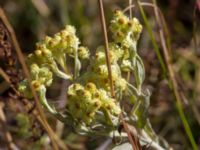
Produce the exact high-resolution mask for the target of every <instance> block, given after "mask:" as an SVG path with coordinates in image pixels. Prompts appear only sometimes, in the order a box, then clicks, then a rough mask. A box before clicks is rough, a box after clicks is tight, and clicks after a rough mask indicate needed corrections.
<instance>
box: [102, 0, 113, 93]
mask: <svg viewBox="0 0 200 150" xmlns="http://www.w3.org/2000/svg"><path fill="white" fill-rule="evenodd" d="M98 1H99V9H100V17H101V25H102V29H103V35H104V46H105V54H106V64H107V67H108V78H109V80H110V88H111V90H110V92H111V96H112V97H115V92H114V86H113V80H112V70H111V63H110V53H109V46H108V35H107V29H106V21H105V16H104V8H103V3H102V0H98Z"/></svg>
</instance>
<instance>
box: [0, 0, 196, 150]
mask: <svg viewBox="0 0 200 150" xmlns="http://www.w3.org/2000/svg"><path fill="white" fill-rule="evenodd" d="M146 2H151V1H146ZM133 3H135V1H134V0H133ZM157 3H158V6H159V8H160V9H161V11H162V13H163V15H164V18H165V19H166V23H167V27H168V37H167V38H168V39H170V43H171V49H170V54H171V57H172V58H173V67H174V70H175V72H176V80H177V81H178V89H179V92H180V93H181V95H182V99H183V100H184V101H183V107H184V108H183V109H184V112H185V114H186V117H187V119H188V122H189V125H190V127H191V129H192V132H193V135H194V137H195V140H196V143H199V144H200V34H199V33H200V26H199V25H200V1H199V0H197V1H195V0H165V1H163V0H158V1H157ZM128 5H129V1H128V0H126V1H124V0H115V1H112V0H104V7H105V8H104V9H105V16H106V20H107V25H108V24H109V20H110V19H111V17H112V13H113V11H114V10H116V9H122V10H123V9H125V8H126V7H127V6H128ZM0 6H1V7H2V8H3V10H4V11H5V13H6V15H7V17H8V18H9V21H10V23H11V24H12V26H13V28H14V30H15V32H16V35H17V38H18V41H19V44H20V46H21V48H22V50H23V53H24V56H26V55H27V54H28V53H30V52H32V51H33V50H34V49H35V43H36V42H37V41H39V40H41V39H43V38H44V37H45V35H53V34H54V33H56V32H58V31H59V30H61V29H62V28H64V26H65V25H66V24H71V25H74V26H75V27H76V29H77V35H78V37H80V39H81V42H82V43H83V45H86V46H88V47H89V48H90V50H91V51H92V52H94V51H95V48H96V47H97V46H98V45H100V44H103V35H102V29H101V23H100V15H99V9H98V5H97V1H95V0H73V1H72V0H57V1H55V0H18V1H16V0H0ZM145 12H146V14H147V16H148V22H149V23H150V25H151V26H152V28H153V32H154V36H155V38H156V41H157V43H158V46H159V47H160V48H161V46H160V39H159V36H158V25H157V22H156V21H155V19H154V12H153V9H152V8H148V7H145ZM127 15H128V13H127ZM133 15H134V16H135V17H138V18H139V20H140V21H141V22H142V24H143V25H144V22H143V19H142V17H141V14H140V12H139V9H138V8H137V7H136V8H134V10H133ZM109 39H111V37H109ZM138 47H139V48H138V49H139V53H140V55H141V57H142V58H143V61H144V64H145V69H146V79H145V86H146V87H147V88H149V89H150V91H151V93H152V96H151V106H150V109H149V115H150V120H151V122H152V126H153V128H154V130H155V131H156V133H157V134H158V135H160V136H161V137H163V138H165V139H166V140H167V141H168V142H169V144H170V145H171V146H172V147H173V148H174V149H177V150H183V149H187V150H189V149H191V146H190V143H189V140H188V138H187V136H186V133H185V131H184V128H183V124H182V122H181V120H180V116H179V114H178V112H177V109H176V106H175V98H174V96H173V92H172V91H171V90H170V89H169V85H168V84H169V83H168V82H167V80H166V79H165V78H164V77H163V73H162V70H161V66H160V63H159V61H158V59H157V56H156V54H155V52H154V50H153V46H152V43H151V39H150V36H149V34H148V32H147V30H146V28H145V26H144V30H143V33H142V35H141V38H140V41H139V45H138ZM0 49H1V47H0ZM12 50H13V49H12ZM0 52H1V51H0ZM12 53H13V55H14V56H15V57H16V55H15V54H14V50H13V51H12ZM161 53H162V51H161ZM3 63H4V62H3V61H2V60H1V64H0V65H1V67H2V68H3V67H5V66H4V64H3ZM16 67H17V68H19V66H18V65H17V66H16ZM19 73H20V70H19ZM20 78H22V77H19V80H20ZM56 81H57V82H56V83H55V84H54V85H53V86H52V87H51V88H50V89H49V94H48V97H49V100H50V101H51V103H52V104H54V105H55V106H56V107H57V108H58V109H64V105H65V103H66V102H65V91H63V89H64V88H65V87H67V83H65V82H62V80H58V79H57V80H56ZM16 82H17V81H16ZM5 85H6V84H5V83H4V81H3V79H1V84H0V93H1V96H0V103H1V105H2V106H3V105H4V107H3V110H4V113H5V114H6V118H7V124H6V129H8V130H9V131H10V133H11V135H12V137H13V141H14V143H15V144H16V145H17V146H18V147H19V148H20V149H51V148H50V147H49V145H48V143H49V141H48V138H47V135H46V133H45V131H44V129H43V128H42V127H41V125H40V124H39V123H38V122H37V121H36V119H35V118H34V117H33V116H31V115H29V113H28V112H27V111H25V108H24V105H22V102H20V100H19V98H17V97H16V96H15V95H14V94H13V91H12V90H11V89H9V87H8V86H5ZM46 115H47V116H48V114H46ZM48 118H49V120H50V124H51V126H52V128H53V129H54V130H55V132H56V133H57V134H58V135H59V136H60V137H61V138H62V140H63V142H64V143H66V145H67V146H68V147H69V148H70V149H80V150H82V149H83V150H84V149H89V150H90V149H91V150H92V149H96V148H99V149H106V148H104V147H103V146H106V147H108V145H110V143H111V142H112V141H111V139H105V138H98V140H97V139H95V138H93V137H90V138H88V137H84V136H78V135H76V134H74V133H73V132H71V130H70V129H69V128H68V127H65V126H64V125H63V124H62V123H60V122H58V121H55V119H54V118H52V117H51V116H48ZM4 128H5V126H3V125H1V124H0V149H6V146H7V145H6V142H5V138H4V134H3V131H4Z"/></svg>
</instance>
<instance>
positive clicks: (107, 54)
mask: <svg viewBox="0 0 200 150" xmlns="http://www.w3.org/2000/svg"><path fill="white" fill-rule="evenodd" d="M98 1H99V9H100V17H101V24H102V29H103V34H104V46H105V54H106V64H107V68H108V78H109V80H110V93H111V96H112V97H113V98H114V97H115V92H114V86H113V80H112V70H111V63H110V57H109V45H108V35H107V29H106V22H105V16H104V8H103V2H102V0H98ZM120 119H121V121H122V124H123V127H124V130H125V131H126V133H127V135H128V139H129V141H130V143H131V145H132V147H133V149H134V150H137V149H136V144H135V142H134V141H133V138H132V136H131V133H130V131H129V128H128V126H127V124H126V122H125V121H124V119H123V116H122V114H121V115H120Z"/></svg>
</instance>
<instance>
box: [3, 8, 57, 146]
mask: <svg viewBox="0 0 200 150" xmlns="http://www.w3.org/2000/svg"><path fill="white" fill-rule="evenodd" d="M0 17H1V19H2V21H3V23H4V24H5V26H6V28H7V29H8V31H9V33H10V36H11V39H12V42H13V45H14V47H15V50H16V53H17V55H18V58H19V61H20V63H21V65H22V69H23V71H24V74H25V76H26V78H27V79H28V82H29V86H30V88H31V91H32V94H33V97H34V100H35V102H36V107H37V109H38V112H39V115H40V117H41V119H42V121H43V123H44V125H45V130H46V131H47V133H48V135H49V137H50V139H51V141H52V145H53V148H54V149H55V150H58V145H57V142H56V140H55V136H54V132H53V130H52V129H51V127H50V125H49V124H48V122H47V120H46V117H45V115H44V112H43V109H42V106H41V104H40V102H39V99H38V97H37V94H36V92H35V90H34V88H33V86H32V84H31V79H30V74H29V71H28V68H27V66H26V63H25V60H24V57H23V54H22V51H21V49H20V46H19V44H18V42H17V38H16V35H15V32H14V30H13V29H12V26H11V25H10V23H9V21H8V19H7V17H6V15H5V13H4V11H3V9H2V8H0Z"/></svg>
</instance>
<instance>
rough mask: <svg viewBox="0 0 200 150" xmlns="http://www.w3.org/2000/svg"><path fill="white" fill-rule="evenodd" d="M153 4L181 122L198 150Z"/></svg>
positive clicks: (156, 9)
mask: <svg viewBox="0 0 200 150" xmlns="http://www.w3.org/2000/svg"><path fill="white" fill-rule="evenodd" d="M153 4H154V6H155V7H154V13H155V17H156V21H157V23H158V25H159V27H160V30H159V36H160V39H161V45H162V48H163V52H164V57H165V61H166V64H167V68H168V71H169V77H170V80H171V82H172V86H173V91H174V95H175V97H176V101H177V108H178V111H179V115H180V117H181V120H182V122H183V125H184V128H185V130H186V133H187V135H188V138H189V140H190V142H191V145H192V147H193V149H194V150H197V149H198V148H197V145H196V142H195V140H194V137H193V135H192V131H191V129H190V126H189V124H188V122H187V119H186V117H185V115H184V112H183V109H182V100H181V94H180V92H179V90H178V83H177V81H176V78H175V73H174V69H173V66H172V58H171V57H170V55H169V53H168V52H169V51H168V49H167V46H166V42H165V41H166V40H165V37H164V33H163V30H162V23H161V19H160V17H159V12H158V8H157V7H156V6H157V4H156V0H153Z"/></svg>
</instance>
